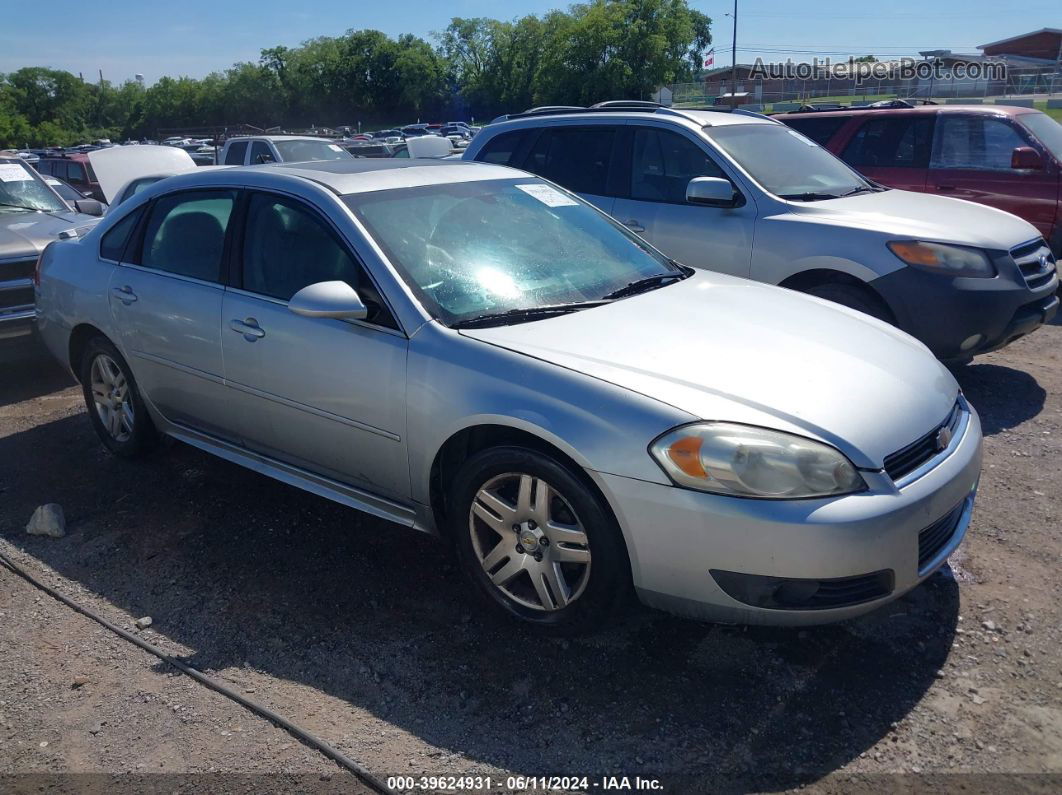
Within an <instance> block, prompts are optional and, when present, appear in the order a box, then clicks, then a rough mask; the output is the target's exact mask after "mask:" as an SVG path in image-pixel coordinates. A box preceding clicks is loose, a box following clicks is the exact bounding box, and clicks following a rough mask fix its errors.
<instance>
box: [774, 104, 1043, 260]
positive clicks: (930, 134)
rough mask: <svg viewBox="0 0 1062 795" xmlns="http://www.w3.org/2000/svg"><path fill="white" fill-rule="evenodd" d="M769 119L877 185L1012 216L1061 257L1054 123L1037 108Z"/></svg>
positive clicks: (811, 113) (945, 108)
mask: <svg viewBox="0 0 1062 795" xmlns="http://www.w3.org/2000/svg"><path fill="white" fill-rule="evenodd" d="M773 118H775V119H777V120H778V121H780V122H783V123H784V124H787V125H788V126H790V127H792V128H793V129H794V130H797V131H798V132H801V133H803V134H804V135H806V136H807V137H808V138H811V139H812V140H813V141H816V142H817V143H820V144H822V145H823V146H825V147H826V148H827V149H829V150H830V151H831V152H833V153H834V154H835V155H837V156H839V157H840V158H841V159H842V160H844V161H845V162H846V163H848V165H850V166H852V167H853V168H855V169H856V170H857V171H859V172H861V173H862V174H864V175H866V176H868V177H870V178H871V179H872V180H874V181H875V182H879V183H881V184H882V185H887V186H889V187H892V188H902V189H903V190H911V191H918V192H921V193H935V194H938V195H941V196H951V197H953V198H956V199H966V200H968V201H973V202H978V203H980V204H986V205H988V206H990V207H996V208H998V209H1000V210H1006V211H1007V212H1010V213H1013V214H1014V215H1017V216H1018V217H1020V218H1023V219H1025V220H1026V221H1028V222H1029V223H1031V224H1032V225H1033V226H1035V227H1036V228H1037V230H1038V231H1039V232H1040V234H1042V235H1043V236H1044V239H1045V240H1047V241H1048V243H1049V244H1050V246H1051V250H1052V251H1053V252H1054V254H1055V255H1056V256H1059V255H1060V254H1062V125H1060V124H1059V123H1058V122H1056V121H1055V120H1054V119H1052V118H1051V117H1050V116H1048V115H1046V114H1044V113H1041V112H1040V111H1038V110H1034V109H1032V108H1019V107H1010V106H1006V105H926V106H922V107H909V108H880V109H879V108H846V109H844V110H829V111H818V110H807V111H804V112H801V111H795V112H792V113H782V114H778V115H776V116H774V117H773Z"/></svg>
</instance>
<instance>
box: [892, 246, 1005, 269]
mask: <svg viewBox="0 0 1062 795" xmlns="http://www.w3.org/2000/svg"><path fill="white" fill-rule="evenodd" d="M887 245H888V247H889V251H891V252H892V253H893V254H895V255H896V256H897V257H899V258H900V259H902V260H903V261H904V262H906V263H907V264H908V265H913V266H915V267H916V268H922V269H923V270H927V271H932V272H933V273H940V274H943V275H944V276H975V277H980V278H986V279H987V278H991V277H992V276H995V275H996V266H995V265H993V264H992V260H990V259H989V258H988V255H987V254H985V252H983V251H981V249H979V248H967V247H966V246H949V245H946V244H945V243H927V242H925V241H923V240H893V241H892V242H890V243H888V244H887Z"/></svg>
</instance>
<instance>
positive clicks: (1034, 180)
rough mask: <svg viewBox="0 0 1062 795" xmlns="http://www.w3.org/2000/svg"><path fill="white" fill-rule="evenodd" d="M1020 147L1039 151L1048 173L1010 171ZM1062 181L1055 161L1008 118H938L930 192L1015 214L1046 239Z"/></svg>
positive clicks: (967, 115) (957, 115) (962, 115)
mask: <svg viewBox="0 0 1062 795" xmlns="http://www.w3.org/2000/svg"><path fill="white" fill-rule="evenodd" d="M1019 146H1031V147H1033V148H1035V149H1036V150H1037V151H1039V152H1040V153H1041V155H1042V156H1043V158H1044V168H1043V169H1039V170H1036V171H1031V170H1022V169H1014V168H1011V155H1012V154H1013V152H1014V149H1016V148H1017V147H1019ZM1058 178H1059V175H1058V168H1057V166H1055V164H1054V162H1053V160H1052V159H1051V158H1050V157H1047V156H1046V155H1045V154H1044V152H1043V151H1042V148H1041V147H1040V145H1039V143H1038V142H1035V141H1033V140H1032V138H1031V137H1030V136H1029V134H1028V133H1027V132H1026V131H1025V130H1024V129H1023V128H1022V127H1020V126H1019V125H1017V124H1014V122H1013V121H1011V120H1010V119H1009V118H1007V117H1005V116H992V115H989V114H972V113H941V114H940V115H939V117H938V120H937V127H936V133H935V135H934V136H933V153H932V157H931V162H930V169H929V190H931V191H934V192H936V193H939V194H940V195H941V196H953V197H955V198H956V199H967V200H969V201H974V202H978V203H980V204H987V205H988V206H990V207H998V208H999V209H1000V210H1006V211H1007V212H1010V213H1014V214H1015V215H1017V216H1018V217H1020V218H1024V219H1025V220H1026V221H1029V222H1030V223H1031V224H1032V225H1033V226H1035V227H1036V228H1037V230H1038V231H1039V232H1040V234H1041V235H1044V236H1048V235H1050V234H1051V231H1052V229H1053V225H1054V220H1055V213H1056V208H1057V203H1058Z"/></svg>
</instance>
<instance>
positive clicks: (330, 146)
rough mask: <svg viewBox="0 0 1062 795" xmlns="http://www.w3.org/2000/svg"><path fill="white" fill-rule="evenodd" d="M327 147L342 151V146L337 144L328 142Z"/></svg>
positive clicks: (334, 150)
mask: <svg viewBox="0 0 1062 795" xmlns="http://www.w3.org/2000/svg"><path fill="white" fill-rule="evenodd" d="M328 148H329V149H331V150H332V151H333V152H342V151H343V147H342V146H339V145H338V144H329V145H328Z"/></svg>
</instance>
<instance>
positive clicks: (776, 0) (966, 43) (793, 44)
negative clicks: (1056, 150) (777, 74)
mask: <svg viewBox="0 0 1062 795" xmlns="http://www.w3.org/2000/svg"><path fill="white" fill-rule="evenodd" d="M739 1H740V5H739V11H738V13H739V26H738V48H739V50H738V61H739V62H751V61H752V60H753V59H754V58H755V57H756V56H757V55H760V56H762V57H763V58H764V59H765V60H785V58H786V57H787V56H790V57H792V58H793V59H794V60H807V59H810V58H811V57H813V56H814V55H816V54H818V55H820V57H821V56H823V55H827V54H829V55H832V56H833V57H837V56H841V55H846V54H849V53H851V54H857V55H858V54H865V53H873V54H875V55H877V56H878V57H879V58H883V57H888V56H898V55H914V54H916V53H917V51H918V50H920V49H929V48H936V47H947V48H950V49H953V50H956V51H964V50H968V51H972V50H973V49H974V47H976V45H978V44H984V43H986V42H989V41H995V40H997V39H1001V38H1006V37H1008V36H1012V35H1017V34H1019V33H1024V32H1026V31H1028V30H1033V29H1036V28H1041V27H1057V26H1058V25H1059V24H1062V19H1059V17H1060V16H1062V15H1060V14H1059V13H1058V8H1059V7H1058V4H1057V2H1056V3H1050V2H1043V1H1042V0H1029V4H1028V5H1025V6H1022V7H1021V11H1022V13H1021V15H1020V16H1021V17H1022V20H1021V21H1019V20H1018V19H1017V17H1018V14H1015V13H1014V9H1015V8H1016V7H1014V6H1008V5H1007V4H1006V3H1001V2H999V0H936V2H934V3H927V2H925V1H924V0H922V2H909V0H890V2H887V3H880V4H870V3H863V4H859V3H840V2H836V0H833V2H827V0H802V1H801V2H796V3H794V2H783V1H782V0H739ZM567 5H568V4H567V3H566V2H557V1H556V0H552V1H551V0H512V1H510V2H504V3H502V2H498V1H497V0H495V1H494V2H490V1H489V0H309V2H306V1H303V2H297V1H296V0H215V2H206V3H194V2H193V3H177V4H173V3H167V4H159V3H157V2H152V0H147V2H145V0H136V2H127V1H126V0H105V2H96V3H86V2H85V0H76V1H74V0H51V2H49V3H47V4H46V6H42V7H41V8H40V10H41V11H43V12H44V13H41V14H34V13H32V12H31V11H30V10H28V7H27V5H26V3H25V0H18V2H16V1H15V0H0V19H3V20H5V21H4V22H3V23H2V24H0V72H9V71H12V70H14V69H17V68H19V67H21V66H51V67H55V68H60V69H67V70H69V71H71V72H74V73H77V72H83V73H84V74H85V78H86V79H93V78H95V76H96V74H97V70H98V69H102V70H103V73H104V76H105V77H106V78H107V79H108V80H111V81H114V82H121V81H123V80H126V79H129V78H131V77H132V76H133V75H134V74H136V73H138V72H139V73H141V74H143V75H144V76H145V78H146V80H147V82H148V83H152V82H154V81H155V80H157V79H158V78H159V77H161V76H162V75H166V74H169V75H174V76H176V75H190V76H192V77H201V76H203V75H205V74H207V73H209V72H211V71H214V70H217V69H223V68H225V67H227V66H229V65H231V64H232V63H233V62H235V61H241V60H256V59H257V58H258V53H259V50H261V49H263V48H265V47H271V46H274V45H277V44H284V45H288V46H293V45H297V44H299V43H300V42H302V41H305V40H306V39H309V38H313V37H315V36H334V35H338V34H340V33H342V32H344V31H345V30H347V29H349V28H375V29H378V30H382V31H384V32H385V33H388V34H390V35H397V34H399V33H415V34H417V35H419V36H422V37H425V38H428V37H429V35H430V34H431V32H432V31H437V30H441V29H443V28H445V27H446V25H447V23H448V22H449V20H450V18H451V17H454V16H465V17H474V16H492V17H495V18H500V19H512V18H514V17H518V16H522V15H524V14H527V13H535V14H541V13H543V12H545V11H548V10H550V9H551V8H564V7H567ZM691 5H693V6H694V7H695V8H698V9H700V10H701V11H703V12H705V13H706V14H708V15H709V16H711V17H712V18H713V20H714V24H713V35H714V36H715V39H716V46H717V59H716V65H717V66H721V65H724V64H726V63H729V61H730V37H731V31H732V27H731V21H730V18H729V17H726V16H724V13H725V12H729V11H730V10H731V8H732V6H733V3H732V1H731V2H727V0H714V1H713V0H692V2H691ZM13 20H15V21H16V22H15V24H12V21H13Z"/></svg>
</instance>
